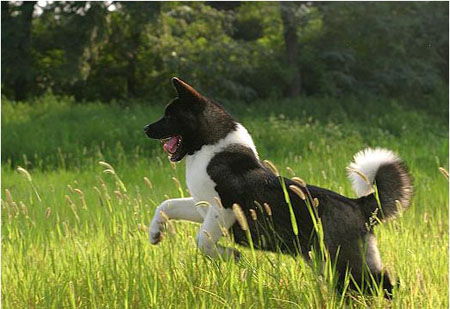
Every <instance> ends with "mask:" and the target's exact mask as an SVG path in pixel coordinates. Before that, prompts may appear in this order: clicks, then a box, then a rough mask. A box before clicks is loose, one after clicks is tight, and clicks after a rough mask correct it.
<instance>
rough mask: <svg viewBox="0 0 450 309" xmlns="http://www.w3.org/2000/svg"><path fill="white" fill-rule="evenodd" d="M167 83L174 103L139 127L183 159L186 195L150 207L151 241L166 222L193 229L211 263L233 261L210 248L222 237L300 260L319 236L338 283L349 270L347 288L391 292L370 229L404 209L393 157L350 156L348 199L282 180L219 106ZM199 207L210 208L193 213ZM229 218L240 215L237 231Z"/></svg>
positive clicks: (407, 191)
mask: <svg viewBox="0 0 450 309" xmlns="http://www.w3.org/2000/svg"><path fill="white" fill-rule="evenodd" d="M172 84H173V86H174V88H175V90H176V92H177V97H176V98H175V99H174V100H173V101H171V102H170V103H169V104H168V105H167V106H166V108H165V112H164V116H163V117H162V118H161V119H160V120H158V121H156V122H154V123H151V124H149V125H147V126H146V127H145V128H144V130H145V133H146V135H147V136H148V137H149V138H151V139H159V140H161V141H162V142H163V145H164V146H163V147H164V150H165V151H166V152H167V153H168V154H169V158H170V160H171V161H173V162H178V161H180V160H182V159H183V158H186V182H187V187H188V189H189V192H190V195H191V197H188V198H177V199H169V200H166V201H164V202H163V203H162V204H161V205H160V206H158V207H157V209H156V212H155V215H154V217H153V219H152V222H151V224H150V228H149V238H150V242H151V243H152V244H157V243H159V242H160V241H161V238H162V233H163V229H164V226H165V222H166V220H167V219H169V220H187V221H192V222H197V223H200V224H201V228H200V231H199V232H198V235H197V238H196V243H197V246H198V248H199V249H200V250H201V251H202V252H203V253H204V254H206V255H207V256H209V257H211V258H222V259H230V258H235V259H237V258H238V257H239V253H238V252H237V251H236V250H233V249H230V248H225V247H222V246H220V245H218V244H217V241H218V240H219V239H220V238H221V237H222V236H223V235H224V234H226V233H229V234H231V235H232V238H233V239H234V241H235V242H236V243H238V244H240V245H244V246H249V245H252V246H254V248H256V249H261V250H268V251H274V252H282V253H288V254H292V255H298V254H300V255H301V256H303V257H304V258H305V259H306V260H310V251H311V250H313V249H316V250H317V249H318V247H319V246H320V239H322V243H323V244H324V245H325V247H326V250H327V252H328V253H329V256H330V257H331V259H332V260H333V263H334V264H335V265H336V271H337V273H338V274H339V284H342V283H343V280H344V279H343V277H344V276H343V274H344V273H345V272H346V271H348V272H349V273H350V274H351V275H352V277H353V281H352V282H354V284H356V285H359V286H361V285H363V286H364V285H365V284H366V285H369V283H370V281H371V282H373V280H375V282H376V283H377V284H381V285H382V288H383V289H384V291H385V293H386V294H385V295H391V294H392V289H393V287H394V285H393V283H392V281H391V279H390V277H389V274H388V273H387V272H386V271H385V270H383V266H382V263H381V259H380V254H379V251H378V247H377V243H376V239H375V236H374V233H373V228H374V226H375V225H377V224H378V223H380V222H383V221H386V220H388V219H392V218H395V217H396V216H397V215H398V214H399V213H400V212H401V211H402V210H404V209H406V208H408V207H409V205H410V204H411V197H412V193H413V188H412V179H411V176H410V174H409V172H408V169H407V167H406V165H405V163H404V162H403V161H402V160H401V159H400V158H399V157H398V156H396V155H395V154H394V153H393V152H392V151H389V150H386V149H380V148H377V149H370V148H368V149H365V150H362V151H360V152H359V153H357V154H356V155H355V156H354V160H353V162H352V163H351V164H350V165H349V167H348V171H349V172H348V175H349V178H350V180H351V182H352V185H353V188H354V190H355V192H356V194H357V196H358V198H355V199H353V198H348V197H344V196H342V195H340V194H338V193H335V192H332V191H329V190H327V189H323V188H319V187H316V186H312V185H309V184H308V185H307V184H305V183H303V182H302V181H299V180H298V179H296V181H295V180H292V179H287V178H283V177H280V176H278V175H276V173H275V172H274V170H273V169H271V168H269V167H268V166H267V165H265V164H263V163H262V162H261V161H260V159H259V156H258V152H257V150H256V147H255V144H254V142H253V140H252V138H251V136H250V134H249V133H248V131H247V130H246V129H245V127H244V126H243V125H242V124H240V123H239V122H237V121H236V120H234V118H233V117H232V116H231V115H230V114H229V113H228V112H227V111H225V110H224V109H223V108H222V107H221V105H219V104H218V103H216V102H214V101H213V100H210V99H208V98H206V97H205V96H203V95H201V94H200V93H199V92H198V91H197V90H195V89H194V88H193V87H192V86H190V85H188V84H187V83H186V82H184V81H183V80H181V79H179V78H175V77H174V78H173V79H172ZM375 183H376V186H374V184H375ZM375 188H376V191H374V189H375ZM202 202H207V205H209V206H206V207H205V206H203V207H198V206H199V204H203V205H204V203H202ZM233 205H234V206H233ZM237 205H239V206H237ZM233 209H234V210H233ZM237 209H238V210H237ZM236 210H237V211H236ZM239 214H243V216H245V218H239ZM237 219H240V220H239V221H242V219H244V221H245V224H247V226H246V227H244V229H245V230H244V229H243V226H241V225H240V224H239V223H238V222H237ZM319 219H320V220H319ZM317 222H320V223H321V226H322V228H321V233H322V237H319V234H320V232H319V229H318V227H317Z"/></svg>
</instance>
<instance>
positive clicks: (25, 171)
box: [17, 166, 33, 182]
mask: <svg viewBox="0 0 450 309" xmlns="http://www.w3.org/2000/svg"><path fill="white" fill-rule="evenodd" d="M17 171H18V172H19V173H20V174H22V175H23V176H24V177H25V178H26V179H27V180H28V181H29V182H32V181H33V180H32V178H31V175H30V173H29V172H28V171H27V170H26V169H24V168H23V167H20V166H19V167H17Z"/></svg>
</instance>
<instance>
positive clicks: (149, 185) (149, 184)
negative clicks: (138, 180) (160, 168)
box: [144, 177, 153, 190]
mask: <svg viewBox="0 0 450 309" xmlns="http://www.w3.org/2000/svg"><path fill="white" fill-rule="evenodd" d="M144 181H145V183H146V184H147V186H148V187H149V188H150V190H151V189H153V184H152V183H151V182H150V180H149V179H148V178H147V177H144Z"/></svg>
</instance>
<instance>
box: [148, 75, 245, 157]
mask: <svg viewBox="0 0 450 309" xmlns="http://www.w3.org/2000/svg"><path fill="white" fill-rule="evenodd" d="M172 84H173V86H174V87H175V89H176V91H177V95H178V96H177V98H175V99H174V100H172V102H170V103H169V104H168V105H167V106H166V109H165V112H164V116H163V117H162V118H161V119H160V120H158V121H156V122H154V123H151V124H149V125H147V126H146V127H145V128H144V131H145V133H146V134H147V136H148V137H149V138H153V139H159V140H161V142H162V143H163V144H164V146H163V147H164V150H165V151H166V152H167V153H168V154H169V156H170V160H171V161H173V162H176V161H180V160H181V159H183V158H184V157H185V156H186V155H187V154H193V153H194V152H195V151H197V150H199V149H200V148H201V147H202V146H203V145H208V144H213V143H215V142H217V141H218V140H220V139H221V138H223V137H225V136H226V135H227V134H228V133H229V132H230V131H232V130H234V129H235V127H236V122H235V121H234V120H233V119H232V117H231V116H230V115H229V114H228V113H227V112H226V111H225V110H224V109H223V108H222V107H221V106H219V105H218V104H217V103H214V102H212V101H210V100H208V99H207V98H205V97H204V96H202V95H201V94H200V93H199V92H198V91H197V90H195V89H194V88H193V87H191V86H190V85H188V84H187V83H186V82H184V81H182V80H181V79H179V78H176V77H174V78H172Z"/></svg>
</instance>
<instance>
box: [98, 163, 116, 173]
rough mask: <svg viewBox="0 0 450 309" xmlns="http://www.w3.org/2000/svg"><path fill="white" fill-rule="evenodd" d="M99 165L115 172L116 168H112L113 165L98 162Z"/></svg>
mask: <svg viewBox="0 0 450 309" xmlns="http://www.w3.org/2000/svg"><path fill="white" fill-rule="evenodd" d="M98 164H100V165H101V166H103V167H104V168H106V169H109V170H112V171H114V168H113V167H112V166H111V164H109V163H106V162H105V161H98Z"/></svg>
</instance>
